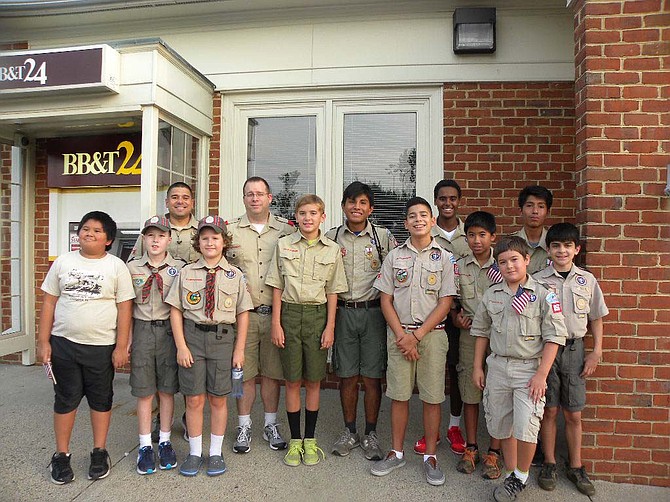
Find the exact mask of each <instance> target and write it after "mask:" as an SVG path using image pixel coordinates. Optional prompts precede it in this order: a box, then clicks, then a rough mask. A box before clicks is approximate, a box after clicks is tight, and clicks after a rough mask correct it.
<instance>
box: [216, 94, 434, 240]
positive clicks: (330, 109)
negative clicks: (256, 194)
mask: <svg viewBox="0 0 670 502" xmlns="http://www.w3.org/2000/svg"><path fill="white" fill-rule="evenodd" d="M222 141H223V144H222V150H223V152H224V153H223V155H222V165H221V178H220V183H219V186H220V189H221V206H220V208H219V211H220V212H221V213H222V214H224V215H226V217H231V216H234V215H237V214H240V213H241V212H243V211H244V207H243V205H242V184H243V183H244V180H245V179H246V178H247V177H249V176H262V177H263V178H265V179H267V181H268V182H269V183H270V186H271V189H272V192H273V194H274V201H273V211H274V212H275V214H281V215H283V216H285V217H288V218H292V217H293V207H294V202H295V200H296V198H297V197H299V196H300V195H302V194H304V193H308V192H314V193H316V194H318V195H319V196H321V198H323V199H324V201H325V203H326V216H327V219H326V225H325V228H326V229H327V228H330V227H331V226H335V225H339V224H341V223H342V214H341V213H342V211H341V208H340V201H341V199H342V191H343V189H344V188H345V187H346V186H347V185H348V184H349V183H351V182H352V181H355V180H359V181H363V182H365V183H368V184H369V185H370V186H371V187H372V189H373V191H374V192H375V199H376V200H375V211H374V213H373V220H374V221H375V222H376V223H378V224H380V225H383V226H386V227H387V228H389V229H390V230H392V231H393V233H394V234H395V235H396V237H397V238H398V239H399V240H402V239H404V238H406V236H407V233H406V232H405V230H404V227H403V221H402V220H403V217H402V213H403V209H404V204H405V201H406V200H407V199H409V198H410V197H413V196H414V195H417V194H418V195H421V196H423V197H425V198H427V199H428V200H432V188H433V186H434V185H435V183H436V182H437V181H438V180H439V179H442V172H443V167H442V94H441V87H439V86H435V87H422V88H408V89H388V90H369V89H360V90H356V91H344V90H343V91H304V92H302V91H296V92H286V93H267V94H262V93H253V94H249V95H231V96H224V100H223V114H222Z"/></svg>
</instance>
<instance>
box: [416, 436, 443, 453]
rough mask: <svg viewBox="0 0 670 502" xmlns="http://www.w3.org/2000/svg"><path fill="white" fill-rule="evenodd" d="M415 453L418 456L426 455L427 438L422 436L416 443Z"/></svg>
mask: <svg viewBox="0 0 670 502" xmlns="http://www.w3.org/2000/svg"><path fill="white" fill-rule="evenodd" d="M437 444H440V436H437ZM414 453H416V454H417V455H425V454H426V436H421V439H419V440H418V441H417V442H416V443H414Z"/></svg>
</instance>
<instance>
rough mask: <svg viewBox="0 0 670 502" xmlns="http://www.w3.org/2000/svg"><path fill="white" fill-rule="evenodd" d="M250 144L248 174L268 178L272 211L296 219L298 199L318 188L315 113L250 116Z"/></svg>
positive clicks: (248, 144)
mask: <svg viewBox="0 0 670 502" xmlns="http://www.w3.org/2000/svg"><path fill="white" fill-rule="evenodd" d="M247 146H248V150H247V176H261V177H263V178H265V179H266V180H267V182H268V183H269V184H270V188H271V189H272V193H273V195H274V197H273V199H272V205H271V208H272V211H273V212H274V213H275V214H277V215H280V216H283V217H284V218H289V219H291V220H293V219H294V214H293V213H294V208H295V201H296V200H297V199H298V198H299V197H300V196H301V195H303V194H305V193H314V192H315V191H316V117H315V116H302V117H269V118H252V119H249V123H248V143H247Z"/></svg>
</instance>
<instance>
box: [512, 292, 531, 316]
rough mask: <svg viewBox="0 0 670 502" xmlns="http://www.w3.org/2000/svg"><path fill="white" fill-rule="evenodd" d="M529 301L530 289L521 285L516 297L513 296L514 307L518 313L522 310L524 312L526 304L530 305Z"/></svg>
mask: <svg viewBox="0 0 670 502" xmlns="http://www.w3.org/2000/svg"><path fill="white" fill-rule="evenodd" d="M529 301H530V294H529V293H528V291H526V290H525V289H523V288H522V287H521V286H519V289H517V291H516V294H515V295H514V298H512V308H513V309H514V310H515V311H516V313H517V314H519V315H520V314H521V312H523V309H525V308H526V305H528V302H529Z"/></svg>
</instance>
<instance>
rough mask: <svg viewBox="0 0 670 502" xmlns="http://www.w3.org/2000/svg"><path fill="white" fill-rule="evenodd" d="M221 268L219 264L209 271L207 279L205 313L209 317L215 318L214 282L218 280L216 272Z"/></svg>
mask: <svg viewBox="0 0 670 502" xmlns="http://www.w3.org/2000/svg"><path fill="white" fill-rule="evenodd" d="M220 268H221V267H219V266H217V267H214V268H210V269H209V270H208V271H207V280H206V281H205V315H206V316H207V317H208V318H209V319H214V284H215V282H216V272H217V270H219V269H220Z"/></svg>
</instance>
